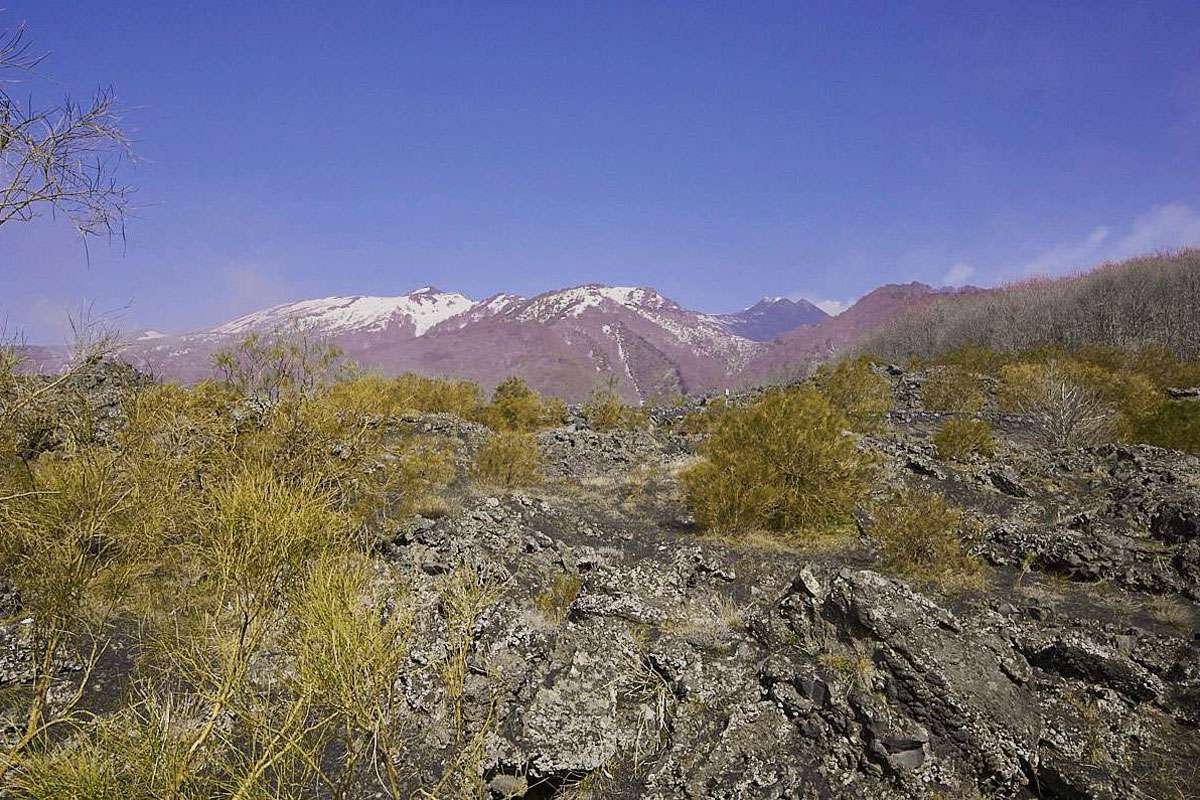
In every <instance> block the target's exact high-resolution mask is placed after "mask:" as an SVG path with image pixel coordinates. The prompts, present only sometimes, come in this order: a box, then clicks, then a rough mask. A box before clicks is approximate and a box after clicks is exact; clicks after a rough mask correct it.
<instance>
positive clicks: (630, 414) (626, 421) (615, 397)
mask: <svg viewBox="0 0 1200 800" xmlns="http://www.w3.org/2000/svg"><path fill="white" fill-rule="evenodd" d="M582 415H583V418H584V419H585V420H587V423H588V425H590V426H592V428H593V429H595V430H598V431H616V430H622V431H628V430H639V429H643V428H645V427H646V426H647V425H648V423H649V420H648V418H647V417H646V412H645V411H643V410H642V409H640V408H634V407H633V406H630V405H626V404H625V403H624V402H623V401H622V400H621V396H620V395H619V394H617V392H616V390H615V389H614V388H613V387H611V386H608V387H604V388H598V389H593V390H592V393H591V394H590V395H589V396H588V399H587V402H586V403H584V404H583V409H582Z"/></svg>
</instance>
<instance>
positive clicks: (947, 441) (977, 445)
mask: <svg viewBox="0 0 1200 800" xmlns="http://www.w3.org/2000/svg"><path fill="white" fill-rule="evenodd" d="M933 444H934V446H936V447H937V451H938V457H939V458H943V459H960V458H964V457H966V456H969V455H975V454H979V455H984V456H990V455H991V454H992V453H993V451H994V450H995V445H996V443H995V441H994V440H993V439H992V428H991V426H990V425H988V424H987V423H986V422H984V421H983V420H981V419H975V418H957V419H949V420H946V422H945V423H943V424H942V427H940V428H938V431H937V433H935V434H934V436H933Z"/></svg>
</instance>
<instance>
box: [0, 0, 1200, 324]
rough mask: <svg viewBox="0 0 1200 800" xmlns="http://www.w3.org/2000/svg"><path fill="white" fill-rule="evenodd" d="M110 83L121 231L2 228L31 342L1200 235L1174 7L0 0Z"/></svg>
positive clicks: (1054, 257)
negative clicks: (595, 284)
mask: <svg viewBox="0 0 1200 800" xmlns="http://www.w3.org/2000/svg"><path fill="white" fill-rule="evenodd" d="M5 7H6V9H7V10H6V11H5V12H2V13H0V26H2V27H11V26H12V25H13V24H15V23H16V22H18V21H24V22H26V23H27V25H28V29H29V34H30V36H31V38H32V39H33V40H34V41H35V42H36V43H37V45H38V46H39V47H41V48H42V49H44V50H46V51H49V53H50V58H49V59H48V60H47V61H46V62H45V64H44V66H43V68H42V73H43V75H44V76H45V77H42V78H38V79H34V80H29V81H27V82H25V83H24V84H23V85H21V86H18V87H15V89H12V91H16V92H18V93H28V94H29V95H31V96H33V97H35V98H45V99H53V98H57V97H58V96H60V95H61V94H62V93H63V92H64V91H70V92H74V93H77V94H78V93H86V92H88V91H89V90H91V89H92V88H94V87H95V86H96V85H98V84H112V85H113V86H114V87H115V88H116V90H117V93H118V94H119V96H120V97H121V98H122V100H123V102H124V104H125V105H126V107H127V108H128V109H129V110H128V112H127V114H126V122H127V124H128V126H129V127H130V128H131V129H132V130H133V132H134V136H135V139H136V143H137V144H136V148H137V152H138V155H139V156H140V159H141V163H140V164H139V165H138V166H137V167H136V169H134V170H132V171H130V172H129V173H128V175H127V177H128V178H129V180H130V181H131V182H133V183H134V184H136V185H137V187H138V189H139V191H138V196H137V200H138V203H139V204H140V206H141V207H140V210H139V211H138V215H137V218H136V219H134V220H132V221H131V222H130V224H129V234H128V240H127V242H126V243H125V244H124V245H121V244H119V243H118V244H116V245H113V246H109V245H107V244H105V243H95V242H94V243H93V244H92V246H91V259H90V264H89V263H88V261H87V260H86V259H85V257H84V254H83V250H82V248H81V246H80V244H79V242H78V240H76V239H75V238H74V237H73V235H72V234H71V232H70V230H69V229H68V228H67V227H66V226H65V225H64V224H62V223H61V222H57V223H56V222H54V221H52V220H48V219H47V220H42V221H39V222H36V223H30V224H26V225H17V224H11V225H6V226H4V227H3V228H0V314H3V315H5V316H7V319H8V325H9V328H10V329H11V328H13V327H21V328H24V329H26V330H27V331H28V333H29V336H30V338H31V339H35V340H53V339H54V338H55V337H57V336H59V331H60V329H61V325H62V319H63V313H64V311H65V310H67V309H72V308H78V307H79V305H80V304H81V302H92V303H94V304H95V307H96V308H97V309H100V310H108V309H116V308H126V307H127V308H126V310H125V311H124V320H125V321H124V325H125V326H126V327H128V328H137V327H142V326H153V327H158V328H161V329H164V330H172V331H175V330H186V329H191V328H195V327H199V326H203V325H207V324H211V323H214V322H217V321H219V320H222V319H224V318H227V317H230V316H232V315H234V314H236V313H240V312H244V311H247V310H250V309H253V308H256V307H261V306H263V305H267V304H270V303H275V302H281V301H284V300H288V299H298V298H302V297H313V296H321V295H328V294H339V293H340V294H347V293H363V294H368V293H370V294H399V293H401V292H404V291H407V290H409V289H412V288H415V287H418V286H423V285H427V284H433V285H436V286H439V287H442V288H445V289H455V290H458V291H462V292H464V293H466V294H468V295H471V296H474V297H479V298H481V297H483V296H485V295H487V294H490V293H492V292H495V291H499V290H506V291H516V292H521V293H524V294H532V293H536V292H539V291H543V290H546V289H550V288H555V287H558V286H563V285H570V284H577V283H583V282H591V281H599V282H605V283H619V284H629V283H634V284H648V285H652V286H655V287H656V288H658V289H660V290H661V291H663V292H664V293H666V294H667V295H669V296H671V297H673V298H674V299H676V300H678V301H680V302H682V303H684V304H685V305H688V306H691V307H694V308H699V309H703V310H710V311H728V310H733V309H736V308H738V307H742V306H745V305H749V304H751V303H753V302H754V301H755V300H756V299H757V298H758V297H760V296H762V295H792V296H796V295H803V296H806V297H809V298H811V299H814V300H828V301H845V300H849V299H852V298H854V297H857V296H859V295H861V294H862V293H864V292H866V291H868V290H870V289H871V288H873V287H875V286H876V285H878V284H880V283H885V282H901V281H910V280H921V281H925V282H928V283H933V284H943V283H961V282H964V281H966V282H971V283H977V284H982V285H991V284H995V283H999V282H1003V281H1008V280H1013V279H1018V278H1021V277H1024V276H1026V275H1029V274H1037V273H1041V274H1045V273H1050V274H1054V273H1061V272H1064V271H1069V270H1074V269H1078V268H1081V267H1085V266H1088V265H1090V264H1093V263H1096V262H1098V261H1101V260H1104V259H1107V258H1120V257H1125V256H1128V255H1133V254H1136V253H1140V252H1146V251H1150V250H1155V249H1162V248H1172V247H1178V246H1181V245H1186V244H1196V243H1200V144H1198V142H1200V38H1198V37H1197V36H1196V31H1197V30H1200V4H1198V3H1195V2H1194V1H1193V2H1178V3H1175V2H1153V3H1152V2H1147V3H1129V2H1123V3H1105V2H1094V1H1093V2H1077V3H1076V2H1055V3H1045V2H1033V3H1017V2H1010V3H971V2H946V3H933V2H913V3H891V2H888V3H856V4H840V3H831V4H824V3H822V4H816V3H811V4H810V3H756V2H739V3H721V4H718V3H708V2H694V1H693V2H678V3H651V2H636V3H567V2H555V3H536V4H535V3H528V4H526V3H515V2H514V3H450V2H438V3H422V4H410V3H396V2H378V3H375V2H360V3H350V2H347V3H311V2H265V1H263V2H253V3H247V2H222V1H214V2H205V3H199V2H169V1H168V0H164V2H160V3H149V2H133V1H132V0H6V2H5Z"/></svg>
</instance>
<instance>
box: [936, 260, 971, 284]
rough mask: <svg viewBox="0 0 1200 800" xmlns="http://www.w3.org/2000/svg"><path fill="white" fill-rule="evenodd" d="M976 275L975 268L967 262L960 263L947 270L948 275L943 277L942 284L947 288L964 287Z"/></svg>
mask: <svg viewBox="0 0 1200 800" xmlns="http://www.w3.org/2000/svg"><path fill="white" fill-rule="evenodd" d="M974 274H975V268H974V267H972V266H971V265H970V264H967V263H965V262H962V261H960V262H958V263H957V264H955V265H954V266H952V267H950V269H948V270H946V274H945V275H944V276H943V277H942V284H943V285H945V286H962V285H963V284H965V283H966V282H967V281H968V280H970V279H971V276H972V275H974Z"/></svg>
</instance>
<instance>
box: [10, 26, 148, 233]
mask: <svg viewBox="0 0 1200 800" xmlns="http://www.w3.org/2000/svg"><path fill="white" fill-rule="evenodd" d="M43 58H44V56H41V55H38V54H37V53H35V52H34V51H33V49H32V47H31V45H30V43H29V41H28V39H27V38H26V34H25V28H24V26H18V27H16V28H15V29H13V30H10V31H0V226H3V225H4V224H5V223H7V222H12V221H28V220H31V219H34V218H35V217H37V216H39V215H41V214H43V213H51V214H61V215H63V216H65V217H66V218H67V219H68V220H70V222H71V224H72V225H73V226H74V227H75V229H76V230H77V231H79V233H80V235H81V236H83V237H85V238H86V237H88V236H93V235H97V234H106V235H108V236H112V235H114V234H116V235H123V233H124V221H125V216H126V213H127V211H128V210H129V202H130V196H131V189H130V188H129V187H128V186H126V185H124V184H123V183H120V182H119V181H118V180H117V177H116V173H117V170H118V167H119V166H120V165H121V163H122V162H125V161H127V160H129V158H130V149H129V138H128V137H127V135H126V134H125V132H124V131H123V130H122V128H121V126H120V117H119V114H118V108H117V104H116V98H115V97H114V95H113V92H112V89H110V88H109V89H100V90H98V91H97V92H96V94H95V95H94V96H93V97H92V98H91V99H90V100H89V101H88V102H86V103H80V102H77V101H75V100H73V99H72V98H71V97H69V96H68V97H66V98H64V99H63V101H62V102H61V103H59V104H57V105H48V106H38V105H35V104H34V102H33V100H32V99H25V100H22V99H20V98H18V97H15V96H14V95H13V93H12V91H11V90H12V87H13V86H14V85H15V84H16V83H18V79H19V77H20V76H22V75H30V74H33V72H34V71H35V70H36V69H37V67H38V66H39V64H41V62H42V60H43Z"/></svg>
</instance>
